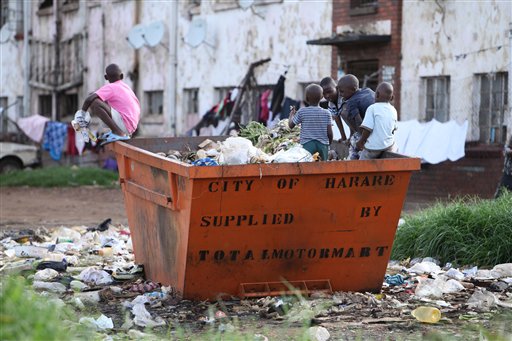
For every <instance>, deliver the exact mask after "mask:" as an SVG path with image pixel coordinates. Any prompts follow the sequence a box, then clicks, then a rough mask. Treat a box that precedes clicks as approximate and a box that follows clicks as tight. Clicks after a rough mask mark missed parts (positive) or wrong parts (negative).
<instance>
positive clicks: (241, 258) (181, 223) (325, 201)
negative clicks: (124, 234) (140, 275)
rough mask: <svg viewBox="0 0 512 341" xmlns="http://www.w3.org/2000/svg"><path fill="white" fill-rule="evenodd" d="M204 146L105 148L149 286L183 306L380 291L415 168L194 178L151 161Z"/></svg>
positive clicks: (193, 173) (415, 163) (337, 164)
mask: <svg viewBox="0 0 512 341" xmlns="http://www.w3.org/2000/svg"><path fill="white" fill-rule="evenodd" d="M204 139H205V137H197V138H155V139H134V140H131V141H128V142H117V143H114V144H112V145H110V149H111V150H113V151H114V152H115V153H116V157H117V162H118V166H119V176H120V182H121V186H122V189H123V193H124V199H125V205H126V211H127V215H128V223H129V226H130V230H131V231H132V239H133V247H134V252H135V258H136V261H137V262H138V263H142V264H144V268H145V271H146V276H147V278H149V279H151V280H153V281H158V282H161V283H163V284H165V285H172V286H173V287H175V288H176V289H177V290H178V291H179V292H181V293H182V294H183V297H184V298H187V299H206V298H211V299H216V298H218V297H219V295H222V296H224V295H231V296H242V297H251V296H258V295H266V294H276V293H281V292H283V291H286V285H287V284H283V283H290V284H291V285H292V286H293V287H297V288H299V289H300V290H302V291H303V292H306V293H307V292H308V291H309V290H325V291H331V290H333V291H371V292H378V291H380V289H381V285H382V280H383V277H384V274H385V270H386V266H387V262H388V260H389V256H390V253H391V247H392V245H393V239H394V235H395V231H396V226H397V222H398V219H399V217H400V212H401V209H402V205H403V201H404V197H405V194H406V192H407V186H408V184H409V178H410V176H411V172H412V171H413V170H418V169H419V168H420V160H419V159H415V158H406V157H403V156H400V155H397V154H389V155H387V157H389V158H385V159H379V160H371V161H334V162H311V163H286V164H284V163H281V164H251V165H237V166H209V167H199V166H190V165H187V164H184V163H181V162H178V161H174V160H171V159H168V158H165V157H161V156H159V155H157V154H155V153H157V152H167V151H168V150H170V149H174V150H190V149H192V150H195V149H196V148H197V145H198V144H199V143H201V142H202V141H203V140H204ZM210 139H217V140H218V139H222V138H221V137H216V138H212V137H210Z"/></svg>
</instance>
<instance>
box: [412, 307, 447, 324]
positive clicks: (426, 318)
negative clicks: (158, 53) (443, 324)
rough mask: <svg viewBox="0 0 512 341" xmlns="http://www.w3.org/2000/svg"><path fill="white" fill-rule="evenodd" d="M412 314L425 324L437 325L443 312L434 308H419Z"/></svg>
mask: <svg viewBox="0 0 512 341" xmlns="http://www.w3.org/2000/svg"><path fill="white" fill-rule="evenodd" d="M411 314H412V316H414V317H415V318H416V320H418V321H420V322H423V323H437V322H439V320H440V319H441V311H439V309H437V308H434V307H425V306H422V307H418V308H416V309H414V310H413V311H412V312H411Z"/></svg>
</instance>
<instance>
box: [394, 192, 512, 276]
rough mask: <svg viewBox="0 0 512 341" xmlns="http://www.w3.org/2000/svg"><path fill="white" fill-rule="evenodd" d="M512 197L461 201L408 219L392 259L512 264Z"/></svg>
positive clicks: (443, 204)
mask: <svg viewBox="0 0 512 341" xmlns="http://www.w3.org/2000/svg"><path fill="white" fill-rule="evenodd" d="M510 245H512V193H510V192H509V193H505V194H504V195H503V196H501V197H500V198H499V199H497V200H482V199H477V198H464V199H457V200H455V201H454V202H452V203H449V204H445V203H437V204H436V205H434V206H433V207H431V208H428V209H426V210H424V211H422V212H420V213H417V214H415V215H409V216H406V217H405V224H403V225H402V226H400V227H399V228H398V230H397V233H396V237H395V242H394V245H393V252H392V258H393V259H398V260H401V259H406V258H408V257H411V258H412V257H427V256H430V257H435V258H437V259H439V260H440V261H441V262H443V263H444V262H452V263H455V264H458V265H478V266H492V265H496V264H500V263H509V262H512V248H511V247H510Z"/></svg>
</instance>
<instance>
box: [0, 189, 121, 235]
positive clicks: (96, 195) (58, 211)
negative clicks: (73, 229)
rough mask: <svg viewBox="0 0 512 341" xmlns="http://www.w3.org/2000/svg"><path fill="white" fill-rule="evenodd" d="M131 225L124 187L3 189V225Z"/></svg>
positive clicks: (0, 208)
mask: <svg viewBox="0 0 512 341" xmlns="http://www.w3.org/2000/svg"><path fill="white" fill-rule="evenodd" d="M107 218H111V219H112V222H113V223H114V224H124V225H127V224H128V220H127V218H126V213H125V207H124V201H123V193H122V191H121V189H103V188H96V187H77V188H28V187H25V188H23V187H14V188H1V189H0V228H2V229H4V228H35V227H55V226H76V225H85V226H94V225H97V224H99V223H100V222H102V221H104V220H105V219H107Z"/></svg>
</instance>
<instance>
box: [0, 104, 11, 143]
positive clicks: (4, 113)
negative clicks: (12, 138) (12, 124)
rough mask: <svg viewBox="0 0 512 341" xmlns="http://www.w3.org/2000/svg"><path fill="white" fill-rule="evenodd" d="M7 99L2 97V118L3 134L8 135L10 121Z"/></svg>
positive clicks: (0, 113) (0, 112) (0, 114)
mask: <svg viewBox="0 0 512 341" xmlns="http://www.w3.org/2000/svg"><path fill="white" fill-rule="evenodd" d="M7 103H8V98H7V97H0V117H2V133H3V134H5V133H7V127H8V125H9V120H8V119H7V117H8V116H7V111H6V110H7Z"/></svg>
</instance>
